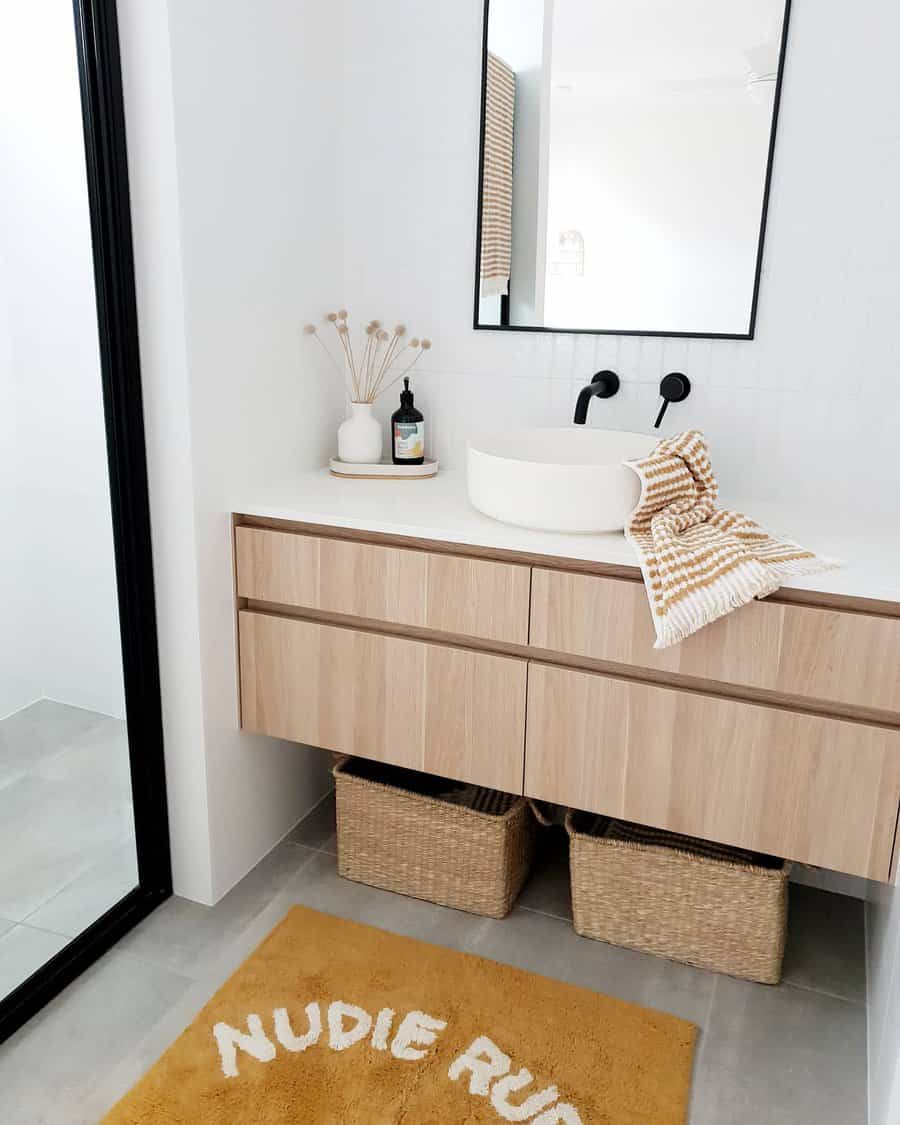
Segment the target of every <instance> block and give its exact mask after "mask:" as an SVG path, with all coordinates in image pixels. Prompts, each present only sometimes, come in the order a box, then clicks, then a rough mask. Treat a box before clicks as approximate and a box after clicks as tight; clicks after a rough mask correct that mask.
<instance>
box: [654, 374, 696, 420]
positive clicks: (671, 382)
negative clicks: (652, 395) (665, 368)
mask: <svg viewBox="0 0 900 1125" xmlns="http://www.w3.org/2000/svg"><path fill="white" fill-rule="evenodd" d="M659 393H660V394H661V395H662V400H663V404H662V406H661V407H660V408H659V414H657V416H656V421H655V422H654V423H653V428H654V429H655V430H658V429H659V427H660V426H661V425H662V420H663V418H664V417H665V414H666V411H667V410H668V409H669V403H670V402H684V400H685V399H686V398H687V396H688V395H689V394H690V393H691V381H690V379H689V378H688V377H687V375H682V374H681V372H680V371H670V372H669V374H668V375H664V376H663V378H662V381H661V382H660V384H659Z"/></svg>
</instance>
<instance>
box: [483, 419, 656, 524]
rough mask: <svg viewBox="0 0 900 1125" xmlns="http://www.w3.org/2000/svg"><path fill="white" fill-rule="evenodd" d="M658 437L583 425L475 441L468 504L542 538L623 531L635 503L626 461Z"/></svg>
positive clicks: (633, 478)
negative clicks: (549, 534)
mask: <svg viewBox="0 0 900 1125" xmlns="http://www.w3.org/2000/svg"><path fill="white" fill-rule="evenodd" d="M656 440H657V439H656V438H654V437H650V436H649V435H648V434H633V433H627V432H625V431H622V430H598V429H591V428H589V427H587V426H566V427H560V428H558V429H528V430H509V431H506V432H504V433H496V434H489V435H487V436H485V437H480V438H473V439H472V440H471V441H470V442H469V449H468V484H469V500H470V501H471V502H472V504H473V505H474V507H476V508H477V509H478V510H479V512H484V514H485V515H486V516H491V517H493V519H495V520H502V521H503V522H504V523H512V524H517V525H518V526H519V527H530V528H535V529H537V530H540V531H571V532H591V531H593V532H596V531H621V530H622V529H623V528H624V527H625V524H626V522H627V520H628V517H629V515H630V514H631V513H632V512H633V511H634V508H635V505H636V504H637V502H638V498H639V496H640V483H639V481H638V478H637V474H636V473H635V472H634V471H633V470H632V469H629V468H628V467H627V465H625V463H624V462H626V461H630V460H634V459H637V458H640V457H645V456H646V455H647V454H648V453H649V452H650V451H651V450H652V449H653V447H654V446H655V444H656Z"/></svg>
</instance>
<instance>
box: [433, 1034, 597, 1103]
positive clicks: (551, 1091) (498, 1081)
mask: <svg viewBox="0 0 900 1125" xmlns="http://www.w3.org/2000/svg"><path fill="white" fill-rule="evenodd" d="M509 1067H510V1060H509V1055H507V1054H505V1053H504V1052H503V1051H501V1050H500V1048H499V1047H498V1046H497V1044H496V1043H495V1042H494V1041H493V1040H492V1039H488V1037H487V1036H486V1035H479V1037H478V1038H477V1039H476V1040H475V1042H474V1043H472V1045H471V1046H470V1047H467V1048H466V1050H465V1051H463V1053H462V1054H461V1055H460V1056H459V1058H458V1059H454V1061H453V1062H452V1063H451V1064H450V1070H449V1071H448V1076H449V1078H450V1080H451V1081H452V1082H457V1081H458V1080H459V1078H460V1077H461V1076H462V1075H463V1074H466V1073H468V1074H469V1093H470V1094H475V1095H477V1096H478V1097H482V1098H486V1097H488V1096H489V1097H490V1099H491V1105H492V1106H493V1107H494V1109H495V1110H496V1111H497V1113H498V1114H499V1115H500V1117H502V1118H503V1119H504V1121H531V1125H582V1121H581V1118H580V1117H579V1116H578V1114H577V1112H576V1111H575V1109H574V1108H573V1107H572V1106H571V1105H569V1103H568V1102H558V1103H557V1104H556V1105H554V1106H551V1108H550V1109H547V1108H546V1107H547V1106H549V1105H551V1103H552V1102H555V1101H556V1099H557V1098H558V1097H559V1091H558V1090H557V1088H556V1087H555V1086H548V1087H547V1089H546V1090H540V1091H538V1092H536V1093H534V1094H532V1095H531V1096H530V1097H529V1098H527V1099H526V1100H525V1101H524V1102H522V1103H521V1105H517V1106H514V1105H512V1104H510V1102H509V1100H508V1098H509V1095H510V1094H511V1093H512V1092H513V1091H516V1090H523V1089H524V1088H525V1087H526V1086H528V1085H530V1084H531V1082H532V1081H533V1078H532V1076H531V1073H530V1071H528V1070H525V1069H524V1068H523V1069H522V1070H520V1071H519V1072H518V1074H509ZM541 1110H544V1112H543V1113H541V1112H540V1111H541ZM536 1113H538V1114H540V1116H538V1117H535V1116H534V1115H535V1114H536Z"/></svg>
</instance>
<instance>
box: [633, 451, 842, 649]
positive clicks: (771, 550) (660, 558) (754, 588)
mask: <svg viewBox="0 0 900 1125" xmlns="http://www.w3.org/2000/svg"><path fill="white" fill-rule="evenodd" d="M628 464H629V465H630V467H631V468H632V469H634V471H635V472H636V473H637V475H638V477H639V478H640V481H641V498H640V500H639V501H638V506H637V507H636V508H635V510H634V512H633V513H632V515H631V520H630V522H629V525H628V527H627V528H626V531H625V535H626V537H627V539H628V541H629V542H630V543H631V544H632V546H633V547H634V549H635V550H636V551H637V554H638V558H639V559H640V564H641V573H642V574H643V576H644V585H645V586H646V588H647V596H648V598H649V599H650V609H651V611H652V613H653V623H654V625H655V627H656V644H655V646H654V647H655V648H668V647H669V646H670V645H674V644H678V643H679V642H680V641H683V640H684V639H685V637H689V636H690V635H691V633H696V632H697V630H698V629H702V628H703V626H704V625H709V624H710V622H712V621H715V620H716V619H717V618H719V617H724V615H725V614H726V613H730V612H731V611H732V610H733V609H738V608H739V607H740V606H742V605H746V604H747V602H749V601H752V600H753V599H754V598H760V597H765V595H766V594H771V593H772V591H773V590H777V589H778V587H779V586H780V585H781V584H782V582H783V581H784V580H785V579H786V578H790V577H797V576H798V575H801V574H816V573H817V572H819V571H822V570H831V569H833V568H834V567H836V566H840V565H841V564H840V563H839V562H836V561H835V560H833V559H824V558H820V557H819V556H818V555H815V554H813V552H812V551H807V550H805V549H804V548H803V547H800V546H798V544H796V543H792V542H790V540H787V539H775V538H773V537H772V536H771V535H768V534H767V533H766V532H765V531H763V530H762V528H761V527H760V526H759V525H758V524H755V523H754V522H753V520H750V519H747V517H746V516H743V515H741V514H740V513H739V512H730V511H728V510H727V509H725V508H717V507H716V498H717V497H718V495H719V485H718V482H717V481H716V478H715V476H714V475H713V471H712V465H711V464H710V461H709V450H708V449H707V447H706V442H705V440H704V438H703V435H702V434H701V433H699V432H698V431H697V430H687V431H686V432H685V433H683V434H678V435H677V436H676V437H672V438H666V439H665V440H664V441H661V442H659V443H658V444H657V446H656V448H655V449H654V451H653V452H652V453H651V454H650V456H649V457H645V458H644V459H642V460H640V461H629V462H628Z"/></svg>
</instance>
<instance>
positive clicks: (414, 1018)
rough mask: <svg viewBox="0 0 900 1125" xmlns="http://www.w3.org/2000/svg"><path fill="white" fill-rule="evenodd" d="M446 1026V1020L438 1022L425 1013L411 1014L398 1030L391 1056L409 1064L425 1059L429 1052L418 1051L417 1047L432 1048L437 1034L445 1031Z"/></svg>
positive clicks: (392, 1045) (406, 1016) (404, 1018)
mask: <svg viewBox="0 0 900 1125" xmlns="http://www.w3.org/2000/svg"><path fill="white" fill-rule="evenodd" d="M446 1026H447V1024H446V1022H445V1021H444V1020H436V1019H435V1018H434V1017H433V1016H428V1015H426V1014H425V1013H424V1012H409V1013H408V1014H407V1015H405V1016H404V1017H403V1020H402V1022H401V1024H400V1026H399V1027H398V1028H397V1034H396V1035H395V1036H394V1042H393V1043H392V1044H391V1054H392V1055H393V1056H394V1058H395V1059H406V1060H407V1061H408V1062H417V1061H418V1060H419V1059H424V1058H425V1056H426V1055H427V1054H428V1052H427V1051H419V1050H417V1049H416V1046H415V1045H417V1046H419V1047H430V1046H431V1044H432V1043H433V1042H434V1041H435V1039H437V1032H439V1031H443V1030H444V1028H445V1027H446Z"/></svg>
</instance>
